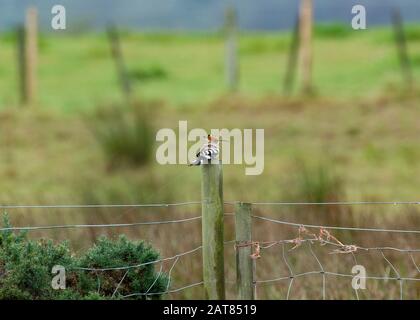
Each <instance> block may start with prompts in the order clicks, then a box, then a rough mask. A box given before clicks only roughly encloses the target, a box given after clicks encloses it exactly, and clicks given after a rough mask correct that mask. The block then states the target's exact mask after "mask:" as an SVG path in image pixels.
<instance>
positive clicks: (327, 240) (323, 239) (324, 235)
mask: <svg viewBox="0 0 420 320" xmlns="http://www.w3.org/2000/svg"><path fill="white" fill-rule="evenodd" d="M296 225H297V226H299V229H298V236H297V237H296V238H294V239H286V240H276V241H249V242H242V243H239V244H238V243H236V244H235V247H236V248H238V247H239V248H240V247H247V246H251V247H252V248H254V252H253V253H252V254H251V255H250V257H251V258H253V259H254V261H257V259H259V258H261V256H262V254H261V250H267V249H270V248H273V247H275V246H278V245H281V247H282V258H283V261H284V264H285V266H286V268H287V270H288V275H287V276H280V277H275V278H271V279H261V280H257V279H255V276H254V288H255V290H256V288H257V286H261V285H267V284H272V283H276V282H279V281H286V280H288V281H289V285H288V287H287V293H286V299H287V300H288V299H289V298H290V295H291V291H292V286H293V283H294V280H295V279H296V278H300V277H304V276H311V275H318V276H322V288H321V290H322V291H321V295H322V299H324V300H325V299H326V280H327V276H335V277H343V278H351V279H354V278H355V274H346V273H340V272H333V271H329V270H327V269H326V268H324V265H323V264H322V263H321V260H320V259H319V258H318V256H317V255H316V253H315V251H314V250H313V248H312V247H313V244H314V243H319V244H320V245H321V246H325V245H330V246H333V247H335V248H337V247H338V249H335V250H332V251H331V252H329V253H330V254H333V253H342V254H351V255H352V256H353V258H354V261H355V263H356V264H357V259H356V256H355V253H356V252H357V251H360V250H364V251H379V252H380V254H381V257H382V259H383V260H384V261H385V262H386V264H387V265H388V266H389V267H390V270H392V271H393V273H394V274H395V276H390V275H384V276H381V275H369V276H368V275H358V276H357V277H358V278H359V279H365V280H369V279H370V280H381V281H398V283H399V295H400V299H401V300H402V299H403V297H404V296H403V293H404V283H405V282H410V281H413V282H418V281H420V278H416V277H412V276H402V275H401V274H400V272H399V271H398V269H397V268H396V267H395V265H394V264H393V263H392V262H391V261H390V259H389V258H387V257H386V255H385V253H384V251H386V250H392V251H397V252H400V253H407V254H409V256H410V258H411V262H412V263H413V265H414V267H415V269H416V272H417V273H418V274H419V275H420V268H419V266H418V264H417V263H416V261H415V259H414V256H413V254H415V253H420V249H401V248H394V247H362V246H358V245H354V244H352V245H346V244H344V243H342V242H341V241H340V240H338V239H337V238H336V237H334V236H333V235H332V234H331V233H329V232H328V231H327V230H326V227H324V226H321V227H320V231H319V235H316V234H314V233H311V232H310V231H308V230H307V229H306V225H302V224H296ZM293 226H295V224H293ZM305 236H306V238H305ZM287 244H289V245H294V246H293V247H292V248H291V249H289V250H285V246H286V245H287ZM302 244H307V247H308V250H309V253H310V255H311V256H312V257H313V259H314V260H315V262H316V264H317V265H318V266H319V270H311V271H305V272H300V273H294V272H293V268H292V266H291V264H290V262H289V261H288V259H287V252H291V251H294V250H295V249H296V248H298V247H300V246H301V245H302ZM353 289H354V291H355V295H356V298H357V299H358V300H359V293H358V289H357V288H354V287H353Z"/></svg>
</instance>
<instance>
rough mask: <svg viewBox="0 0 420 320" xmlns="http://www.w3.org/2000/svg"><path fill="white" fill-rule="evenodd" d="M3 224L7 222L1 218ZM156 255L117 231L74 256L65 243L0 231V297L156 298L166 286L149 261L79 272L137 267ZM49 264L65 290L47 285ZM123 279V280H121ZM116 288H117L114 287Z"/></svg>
mask: <svg viewBox="0 0 420 320" xmlns="http://www.w3.org/2000/svg"><path fill="white" fill-rule="evenodd" d="M5 226H6V227H9V226H10V224H9V222H8V220H7V218H5ZM158 258H159V254H158V253H157V252H156V251H155V250H154V249H153V248H152V247H151V246H150V245H148V244H146V243H145V242H143V241H139V242H133V241H129V240H128V239H127V238H126V237H124V236H120V237H119V238H118V239H117V240H111V239H107V238H105V237H102V238H100V239H99V240H98V242H97V243H96V244H95V245H94V246H93V247H92V248H90V249H89V250H87V252H85V253H84V254H82V255H81V256H80V257H77V256H75V255H73V254H72V253H71V251H70V249H69V246H68V244H67V243H59V244H54V243H53V241H51V240H37V241H35V240H29V239H27V237H26V234H25V233H18V234H15V233H13V232H12V231H3V232H1V233H0V299H2V300H3V299H8V300H11V299H19V300H21V299H25V300H26V299H31V300H40V299H42V300H50V299H85V300H98V299H122V298H124V296H127V295H130V294H133V293H146V292H147V293H149V294H151V293H157V294H155V295H149V296H147V297H146V296H144V295H134V296H131V297H129V298H130V299H146V298H149V299H159V298H161V296H162V294H160V292H163V291H165V289H166V287H167V285H168V277H167V275H166V274H165V273H157V272H156V271H155V267H154V264H153V263H151V264H147V265H142V266H140V267H134V268H130V269H127V270H110V271H85V270H80V269H78V267H85V268H112V267H121V266H137V265H139V264H144V263H148V262H152V261H155V260H157V259H158ZM55 265H62V266H64V267H65V270H66V289H64V290H54V289H53V288H52V286H51V280H52V278H53V276H54V275H53V274H52V273H51V270H52V268H53V266H55ZM123 278H124V280H123V281H121V280H122V279H123ZM116 288H118V290H116Z"/></svg>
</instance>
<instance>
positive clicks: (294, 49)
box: [283, 15, 299, 95]
mask: <svg viewBox="0 0 420 320" xmlns="http://www.w3.org/2000/svg"><path fill="white" fill-rule="evenodd" d="M298 55H299V15H298V16H297V17H296V22H295V26H294V29H293V34H292V41H291V43H290V49H289V56H288V58H287V65H286V74H285V77H284V89H283V90H284V94H286V95H288V94H290V93H291V92H292V89H293V82H294V79H295V74H296V66H297V58H298Z"/></svg>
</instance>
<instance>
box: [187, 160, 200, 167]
mask: <svg viewBox="0 0 420 320" xmlns="http://www.w3.org/2000/svg"><path fill="white" fill-rule="evenodd" d="M200 164H201V160H200V159H196V160H194V161H193V162H191V163H190V164H188V166H189V167H191V166H199V165H200Z"/></svg>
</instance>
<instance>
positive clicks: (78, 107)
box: [0, 25, 420, 298]
mask: <svg viewBox="0 0 420 320" xmlns="http://www.w3.org/2000/svg"><path fill="white" fill-rule="evenodd" d="M407 40H408V48H409V54H410V57H411V60H412V66H413V74H414V78H415V80H417V82H416V83H415V88H414V89H413V90H412V91H410V92H407V91H406V90H405V89H404V87H403V83H402V76H401V72H400V68H399V61H398V55H397V52H396V48H395V44H394V39H393V33H392V30H391V29H390V28H385V27H384V28H372V29H369V30H366V31H350V30H347V29H346V28H345V27H342V26H340V25H330V26H318V27H316V30H315V40H314V46H315V48H314V51H315V52H314V84H315V88H316V94H315V96H313V97H308V98H303V97H301V96H300V95H299V94H298V92H299V86H298V85H297V86H296V87H295V90H294V93H293V94H292V95H290V96H285V95H283V93H282V83H283V77H284V73H285V70H286V62H287V55H288V48H289V44H290V41H291V34H290V33H288V32H282V33H243V34H241V35H240V43H239V53H240V66H241V70H240V73H241V83H240V90H239V91H238V92H237V93H234V94H229V93H228V92H227V91H226V85H225V78H224V43H223V38H222V35H219V34H217V33H216V34H204V33H203V34H200V33H195V34H182V33H133V32H128V31H123V32H121V44H122V50H123V53H124V56H125V60H126V65H127V69H128V70H129V73H130V75H131V78H132V79H133V85H134V91H135V93H134V95H135V99H136V101H138V103H137V104H138V105H139V106H140V107H141V108H142V109H143V110H146V111H147V114H148V115H149V119H150V126H151V127H152V128H153V133H154V134H155V132H156V130H158V129H160V128H174V129H176V128H177V127H178V121H180V120H188V126H189V128H190V129H192V128H197V127H202V128H206V129H211V128H229V129H232V128H254V129H256V128H263V129H265V167H264V172H263V174H262V175H260V176H246V175H245V166H244V165H227V166H225V168H224V197H225V200H226V201H250V202H271V201H397V200H398V201H412V200H418V194H419V193H418V190H419V187H420V185H419V179H418V176H419V175H420V149H419V142H420V141H419V138H420V121H419V120H418V119H419V115H420V105H419V102H420V90H419V84H418V83H419V81H420V27H419V26H416V25H410V26H407ZM39 47H40V53H39V55H40V56H39V62H40V65H39V94H38V103H37V105H36V106H33V107H30V108H29V107H26V108H25V107H22V106H20V105H19V96H18V78H17V71H16V69H17V63H16V52H15V39H14V37H13V34H11V33H4V34H2V35H0V152H1V153H0V190H1V193H0V203H2V204H121V203H125V204H129V203H174V202H185V201H200V169H199V168H190V167H187V166H186V165H168V166H161V165H159V164H157V162H156V161H155V159H154V153H153V154H152V156H151V161H149V162H148V163H147V164H144V165H140V166H135V165H130V164H121V165H117V166H113V165H110V163H109V159H108V158H107V156H106V154H105V153H104V152H103V149H102V147H101V144H100V143H99V142H98V139H97V136H96V135H95V123H96V121H97V118H98V114H100V113H101V110H103V109H106V108H109V107H110V106H116V108H120V109H119V110H121V113H125V112H127V111H126V110H127V109H128V106H127V104H126V103H124V99H123V96H122V94H121V91H120V89H119V85H118V78H117V75H116V70H115V65H114V62H113V60H112V58H111V54H110V48H109V43H108V42H107V38H106V35H105V34H103V33H97V34H95V33H87V34H58V33H55V34H43V35H42V36H41V38H40V41H39ZM297 81H299V78H298V79H297ZM156 146H157V145H154V147H156ZM232 210H233V209H232V207H231V206H230V205H227V206H226V212H228V213H229V212H232ZM200 212H201V211H200V206H196V205H192V206H185V207H176V208H160V209H157V208H149V209H147V208H145V209H137V208H136V209H135V208H131V209H128V208H127V209H116V208H113V209H106V210H105V209H102V210H100V209H31V210H30V209H10V210H8V213H9V215H10V219H11V222H12V224H14V225H16V226H23V225H54V224H65V223H92V224H94V223H114V222H115V223H129V222H136V221H154V220H161V219H172V218H173V217H176V218H184V217H191V216H197V215H200ZM256 212H257V213H258V214H260V215H267V216H271V217H275V218H284V219H286V220H288V221H293V222H297V223H315V224H325V225H343V226H359V227H371V228H374V227H391V228H393V229H396V228H402V229H410V230H415V229H418V228H419V226H420V217H419V210H418V209H417V208H416V206H408V205H407V206H403V205H398V206H355V207H351V208H341V207H330V208H325V207H321V208H313V207H306V206H305V207H293V206H290V207H288V206H285V207H275V206H274V207H273V206H264V207H257V208H256ZM233 225H234V224H233V219H232V218H231V217H227V218H226V240H231V239H233V238H234V231H233ZM103 233H106V234H118V233H126V234H128V236H129V237H131V238H141V239H147V240H150V241H151V242H152V244H153V245H154V246H155V247H156V248H157V249H158V250H159V251H160V252H161V254H162V256H164V257H165V256H170V255H173V254H177V253H180V252H183V251H188V250H189V249H192V248H194V247H196V246H198V245H200V243H201V229H200V224H199V222H197V221H195V222H188V223H186V224H182V225H168V226H158V227H153V226H151V227H139V228H131V229H127V228H122V229H115V230H111V229H107V230H100V229H95V230H89V229H79V230H72V229H66V230H59V231H37V232H34V233H31V235H33V236H34V237H41V236H45V237H50V238H53V239H56V240H69V241H70V242H71V244H72V246H73V247H74V248H75V250H78V249H83V248H86V247H87V246H89V245H90V244H91V243H92V242H93V241H94V240H95V239H96V237H97V236H98V235H99V234H103ZM296 233H297V229H296V228H291V227H281V226H275V225H270V224H267V223H265V222H261V221H256V225H255V239H256V240H261V241H264V240H267V241H268V240H281V239H290V238H293V237H295V236H296ZM334 235H336V236H337V237H338V238H340V239H344V240H343V241H346V243H349V244H358V245H364V246H386V245H391V246H396V247H401V248H407V247H416V243H417V244H418V236H417V238H416V236H409V235H407V236H406V235H395V236H389V235H378V234H373V235H372V234H369V233H367V234H366V233H363V234H359V233H357V234H356V233H350V232H338V234H334ZM314 246H315V245H314ZM270 250H272V251H269V252H267V254H266V255H265V253H263V257H262V258H261V260H259V262H258V263H259V264H260V262H261V267H258V269H257V276H258V278H260V279H264V278H270V277H276V276H277V277H279V276H280V275H281V274H283V275H284V274H287V269H286V268H285V267H284V266H282V267H281V268H283V267H284V270H283V269H281V270H280V269H279V268H277V266H278V264H279V263H281V262H282V260H279V259H280V258H279V257H280V256H279V254H281V251H279V250H281V247H277V249H276V248H273V249H270ZM316 250H319V251H320V252H319V254H320V257H322V258H323V259H325V263H326V265H324V267H326V268H327V267H328V268H330V269H331V270H337V272H338V271H342V270H341V269H340V268H346V267H347V269H346V270H344V271H345V272H346V273H349V272H350V270H351V266H352V262H351V257H349V256H345V257H344V256H343V255H339V256H337V255H334V257H333V258H331V255H329V254H328V251H327V249H326V248H324V247H319V248H316ZM295 252H296V253H293V257H292V260H293V261H292V262H293V264H295V265H296V268H298V269H299V266H300V267H302V266H303V267H304V266H305V265H306V266H308V265H309V264H305V261H307V260H306V259H308V256H307V255H306V256H305V254H306V253H307V252H306V253H305V251H304V249H303V248H298V249H296V251H295ZM367 256H369V255H366V254H362V257H361V259H368V257H367ZM417 256H418V255H417ZM265 257H267V258H266V259H265ZM390 258H391V259H394V260H393V261H394V262H395V264H396V265H398V267H399V268H400V269H401V270H402V272H405V274H406V275H409V276H415V274H416V270H415V268H413V265H412V264H411V262H410V261H409V256H408V255H403V254H398V253H392V255H391V254H390ZM340 259H341V260H340ZM226 261H227V266H226V268H227V277H228V292H229V294H228V296H229V297H233V292H234V285H233V284H232V281H233V280H234V277H235V274H234V262H235V261H234V250H233V246H232V245H227V247H226ZM343 261H346V262H345V263H344V262H343ZM417 261H418V257H417ZM366 265H372V268H373V269H374V270H368V272H370V271H372V274H375V273H376V274H384V273H386V274H390V273H391V272H392V270H391V271H390V268H389V266H387V265H386V264H384V260H383V259H382V258H381V257H380V256H375V257H372V259H371V260H366ZM168 266H169V267H170V264H168V265H165V267H168ZM313 267H314V268H315V267H316V266H313ZM344 271H343V272H344ZM200 272H201V265H200V254H199V253H195V254H194V255H192V256H191V257H188V258H185V259H181V260H180V262H179V265H177V266H176V268H175V269H174V277H175V284H174V286H175V288H176V287H180V286H182V285H186V284H189V283H193V282H196V281H200V280H201V279H200V277H201V275H200ZM313 278H314V279H315V280H313V281H312V280H311V281H306V282H305V281H303V280H296V283H295V286H294V287H293V288H294V289H293V291H292V295H291V297H292V298H319V292H320V289H319V283H318V281H319V280H322V278H320V277H316V276H314V277H313ZM311 279H312V278H311ZM344 280H345V281H347V279H344ZM344 280H343V279H341V280H340V281H343V283H341V282H339V281H338V280H337V281H338V282H333V281H332V280H331V282H329V281H330V280H328V281H327V283H328V286H329V287H327V292H328V293H327V298H354V292H353V291H352V289H351V286H350V285H349V283H348V281H347V282H344ZM334 281H335V280H334ZM368 287H369V293H366V296H364V297H370V298H398V297H399V296H398V294H399V293H398V289H399V286H398V283H396V282H394V283H390V284H389V287H386V286H385V287H384V285H383V284H382V283H376V282H375V284H374V285H373V284H372V285H371V286H369V285H368ZM287 288H288V283H287V282H280V283H277V284H275V285H274V286H268V287H267V289H264V288H262V289H259V290H260V291H259V297H260V298H284V297H285V294H286V292H287ZM390 288H391V289H390ZM405 290H406V291H405V292H406V295H407V296H408V297H411V298H419V297H420V287H419V286H418V285H416V284H414V285H413V284H410V285H409V286H407V287H406V288H405ZM174 296H176V297H180V298H201V297H202V296H201V291H200V289H197V288H195V289H189V290H186V291H184V292H182V293H179V294H175V295H174ZM407 296H406V297H407Z"/></svg>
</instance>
